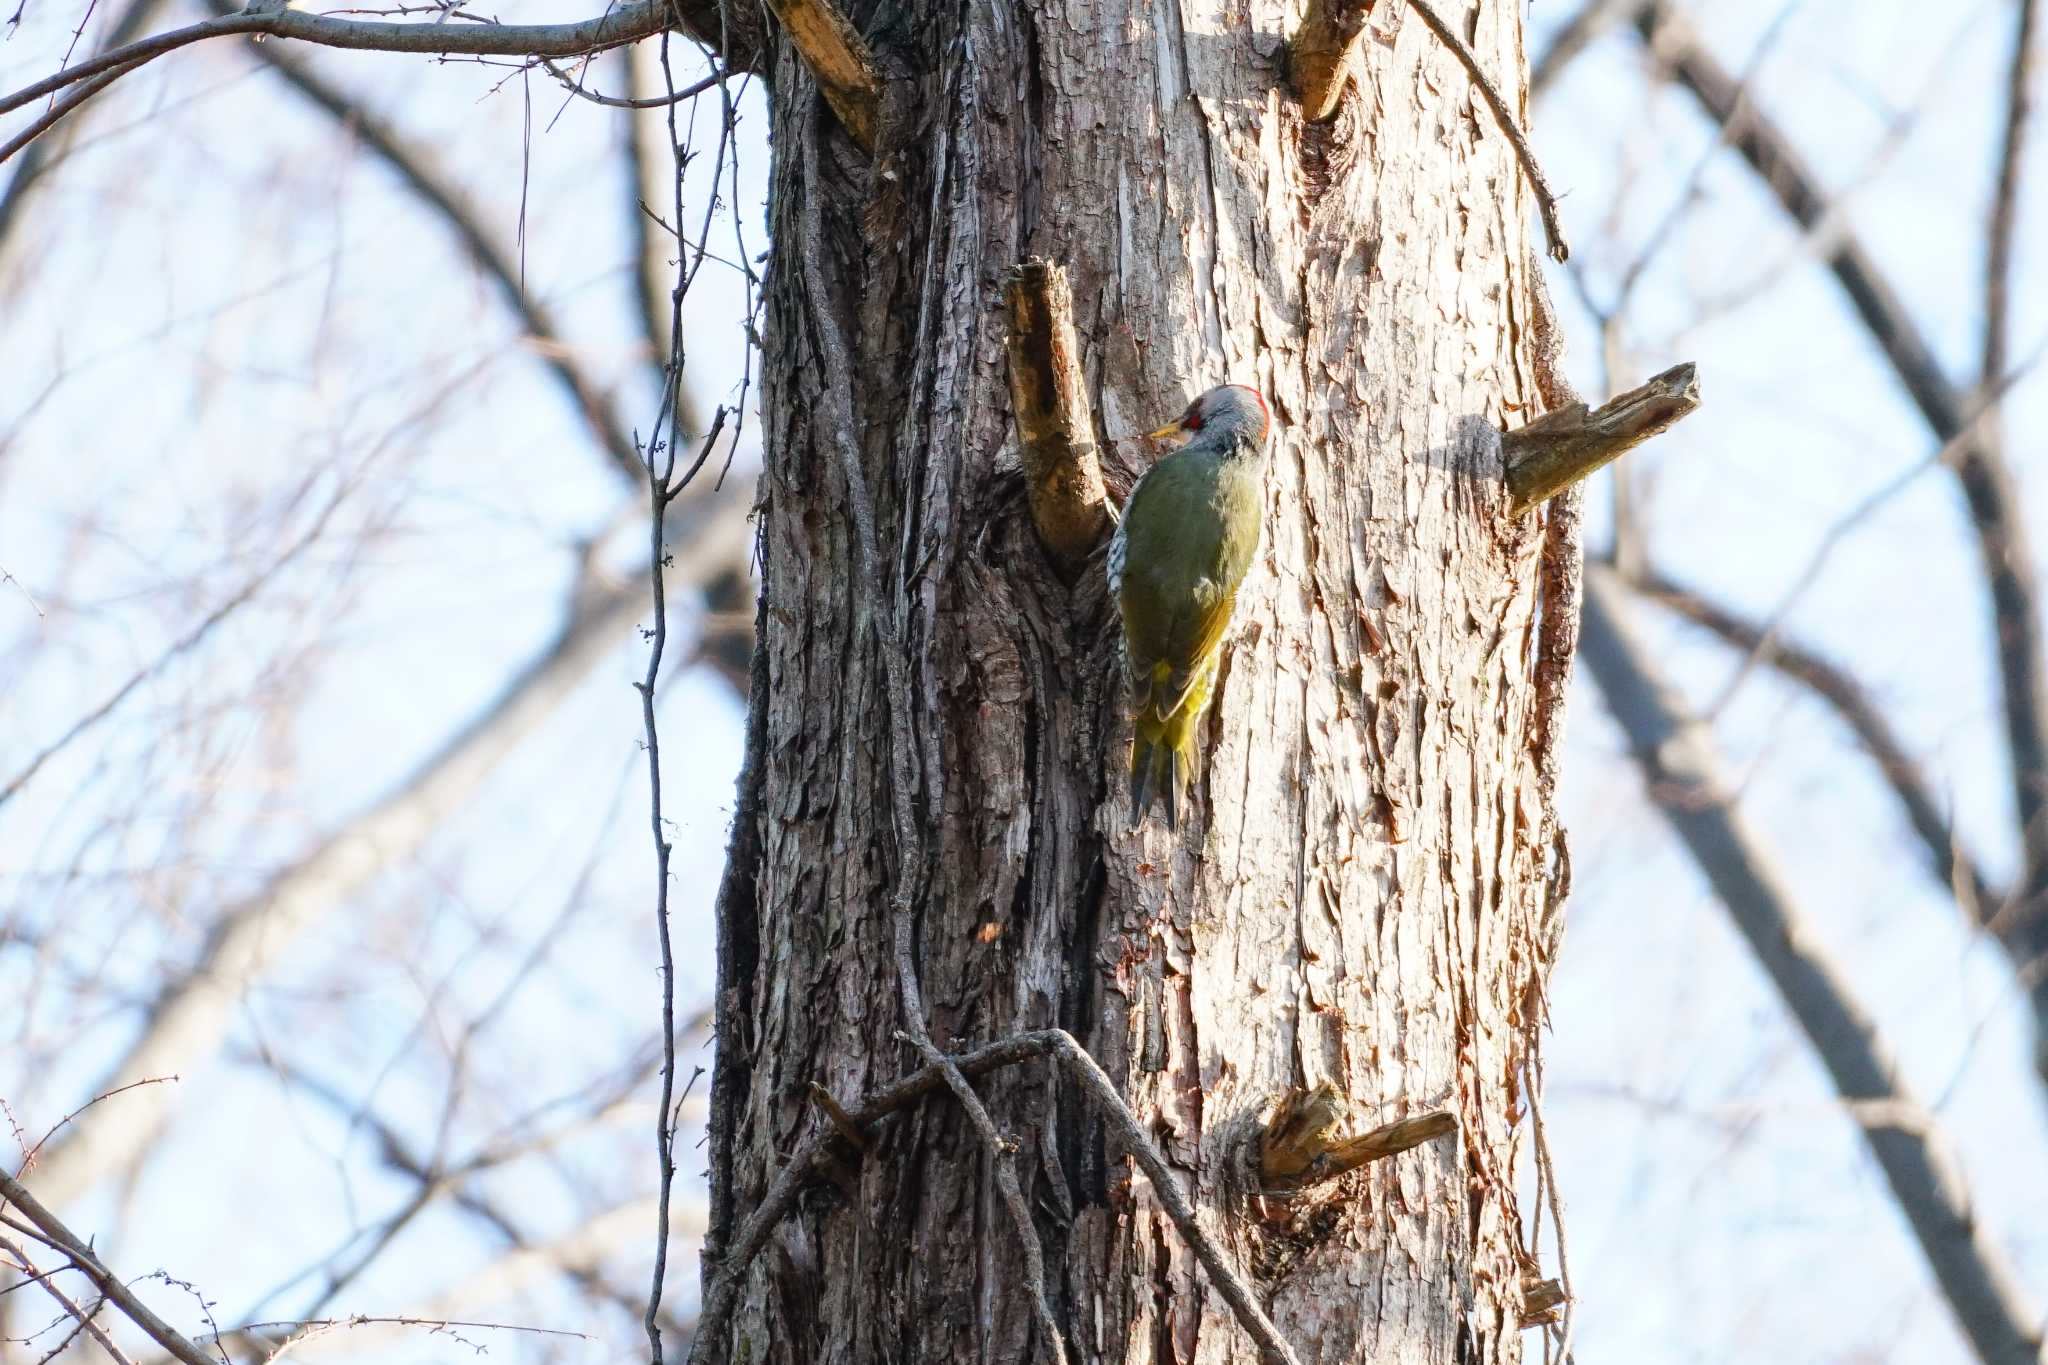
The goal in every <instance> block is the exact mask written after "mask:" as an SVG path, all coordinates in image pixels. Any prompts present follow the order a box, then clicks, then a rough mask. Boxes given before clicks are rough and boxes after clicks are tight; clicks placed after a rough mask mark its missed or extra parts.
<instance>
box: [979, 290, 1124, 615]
mask: <svg viewBox="0 0 2048 1365" xmlns="http://www.w3.org/2000/svg"><path fill="white" fill-rule="evenodd" d="M1003 303H1004V306H1005V308H1006V309H1007V310H1008V313H1009V322H1010V333H1009V354H1010V412H1011V415H1012V417H1013V418H1014V420H1015V422H1016V426H1017V444H1018V449H1019V452H1020V454H1021V456H1022V459H1023V464H1024V487H1025V494H1026V497H1027V498H1028V500H1029V503H1030V507H1031V524H1032V525H1033V526H1034V527H1036V528H1037V529H1038V539H1039V542H1040V543H1041V544H1043V545H1044V546H1045V549H1046V553H1047V554H1049V555H1051V556H1052V561H1053V567H1054V568H1055V569H1056V570H1057V571H1058V572H1059V576H1060V578H1061V580H1062V581H1063V582H1066V583H1068V584H1072V583H1073V582H1074V580H1075V579H1077V578H1079V577H1080V576H1081V569H1082V566H1083V565H1084V564H1086V563H1087V560H1088V556H1089V554H1090V553H1091V552H1092V551H1093V550H1094V549H1095V547H1096V546H1097V545H1098V544H1100V543H1101V541H1102V533H1103V532H1104V531H1105V530H1106V529H1108V527H1109V493H1108V490H1107V489H1105V488H1104V487H1103V483H1102V459H1101V456H1100V454H1099V452H1098V451H1097V449H1096V446H1095V419H1094V418H1093V417H1092V416H1091V415H1090V413H1089V408H1088V389H1087V381H1086V380H1085V378H1084V377H1083V376H1082V373H1081V343H1080V339H1079V338H1078V337H1076V336H1075V335H1074V298H1073V293H1072V291H1071V290H1070V289H1069V288H1068V285H1067V272H1066V271H1065V270H1064V269H1063V268H1061V267H1060V266H1058V265H1056V264H1054V263H1053V262H1051V261H1047V260H1043V259H1041V258H1039V257H1035V256H1034V257H1032V258H1031V259H1030V260H1028V261H1025V262H1024V263H1023V264H1022V265H1019V266H1018V267H1017V268H1016V270H1014V271H1013V272H1011V274H1010V278H1009V281H1008V282H1007V283H1006V284H1005V285H1004V287H1003Z"/></svg>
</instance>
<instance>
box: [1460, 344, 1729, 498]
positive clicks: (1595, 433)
mask: <svg viewBox="0 0 2048 1365" xmlns="http://www.w3.org/2000/svg"><path fill="white" fill-rule="evenodd" d="M1699 405H1700V381H1699V371H1698V369H1697V368H1696V367H1695V366H1694V365H1693V363H1692V362H1691V361H1687V362H1686V363H1685V364H1683V365H1673V366H1672V367H1671V368H1670V369H1668V370H1666V371H1664V373H1662V374H1660V375H1658V376H1657V377H1656V378H1654V379H1652V380H1651V381H1650V382H1649V383H1647V384H1643V385H1641V386H1639V387H1637V388H1633V389H1630V390H1629V391H1628V392H1627V393H1625V394H1622V395H1621V396H1620V397H1619V398H1615V399H1611V400H1609V401H1608V402H1606V403H1603V404H1601V405H1600V406H1599V407H1597V408H1592V409H1588V408H1587V407H1586V405H1585V404H1584V403H1568V404H1566V405H1565V406H1564V407H1561V408H1558V409H1557V410H1555V411H1554V412H1546V413H1544V414H1543V415H1542V416H1541V417H1538V418H1537V419H1536V420H1535V421H1533V422H1531V423H1529V425H1527V426H1525V427H1522V428H1521V429H1519V430H1517V431H1510V432H1508V433H1507V434H1505V435H1504V436H1502V437H1501V438H1500V444H1501V454H1502V455H1503V456H1504V457H1505V458H1506V460H1507V480H1508V506H1509V509H1510V510H1511V511H1515V512H1524V511H1527V510H1528V509H1529V508H1531V507H1534V506H1535V505H1536V504H1537V503H1539V502H1545V501H1548V500H1549V499H1551V498H1554V497H1556V496H1557V495H1558V494H1559V493H1562V492H1564V490H1565V489H1567V488H1570V487H1571V486H1572V485H1573V484H1575V483H1577V482H1578V481H1579V480H1581V479H1583V478H1585V477H1586V476H1587V475H1588V474H1591V473H1592V472H1593V471H1594V470H1596V469H1599V468H1600V467H1601V466H1603V465H1606V464H1610V463H1612V462H1613V461H1614V460H1616V459H1618V458H1619V457H1620V456H1621V455H1622V454H1624V453H1625V452H1627V451H1630V450H1633V449H1634V448H1635V447H1637V446H1639V445H1641V444H1642V443H1643V442H1644V441H1647V440H1649V439H1650V438H1651V437H1652V436H1655V435H1657V434H1658V433H1659V432H1661V431H1665V430H1667V429H1668V428H1670V427H1671V426H1672V425H1673V424H1675V423H1676V422H1678V421H1679V420H1680V419H1681V418H1684V417H1686V416H1688V415H1689V414H1690V413H1691V412H1692V411H1693V409H1695V408H1697V407H1698V406H1699Z"/></svg>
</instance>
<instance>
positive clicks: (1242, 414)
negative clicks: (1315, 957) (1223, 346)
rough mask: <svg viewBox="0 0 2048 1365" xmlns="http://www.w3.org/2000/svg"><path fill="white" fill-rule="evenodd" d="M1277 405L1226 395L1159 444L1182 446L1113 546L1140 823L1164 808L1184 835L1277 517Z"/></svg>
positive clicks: (1250, 395) (1153, 473)
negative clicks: (1204, 748) (1257, 565)
mask: <svg viewBox="0 0 2048 1365" xmlns="http://www.w3.org/2000/svg"><path fill="white" fill-rule="evenodd" d="M1271 425H1272V424H1271V420H1270V418H1269V416H1268V414H1267V412H1266V403H1265V400H1264V399H1262V398H1261V397H1259V394H1258V391H1257V390H1256V389H1250V388H1246V387H1245V386H1244V385H1242V384H1226V385H1223V386H1222V387H1221V388H1214V389H1211V390H1209V391H1208V392H1207V393H1205V394H1203V395H1202V396H1201V397H1200V398H1197V399H1196V400H1195V401H1194V402H1192V403H1190V404H1189V405H1188V410H1187V411H1186V412H1184V413H1182V414H1181V416H1180V418H1179V420H1178V421H1174V422H1170V423H1168V424H1167V425H1166V426H1163V427H1161V428H1160V429H1159V430H1157V431H1155V432H1153V433H1151V436H1150V438H1149V439H1152V440H1166V441H1172V442H1175V443H1176V444H1178V445H1179V446H1180V449H1178V450H1176V451H1174V452H1173V453H1172V454H1169V455H1167V456H1165V457H1163V458H1162V459H1161V460H1160V461H1159V463H1157V464H1155V465H1153V466H1152V468H1151V469H1149V470H1147V471H1146V473H1145V476H1144V477H1143V478H1141V479H1139V480H1138V485H1137V487H1135V488H1133V489H1132V490H1131V496H1130V497H1129V498H1128V499H1127V500H1126V501H1125V502H1124V510H1123V518H1122V520H1121V521H1119V522H1118V523H1117V528H1116V534H1115V535H1114V536H1112V537H1111V538H1110V542H1109V564H1108V568H1109V592H1110V596H1112V597H1114V598H1115V599H1116V604H1117V610H1118V611H1119V612H1120V613H1121V614H1122V616H1123V624H1124V672H1125V676H1126V678H1127V679H1128V680H1129V683H1130V689H1131V712H1132V722H1133V733H1132V737H1131V823H1132V825H1133V826H1134V827H1135V826H1136V825H1138V824H1140V823H1142V822H1143V821H1144V819H1145V816H1146V815H1147V814H1148V813H1149V812H1150V809H1151V807H1152V805H1153V804H1154V803H1155V802H1160V801H1163V802H1164V803H1165V806H1166V827H1167V828H1168V829H1169V830H1177V829H1178V828H1179V827H1180V808H1181V803H1182V799H1183V798H1184V797H1185V795H1186V793H1187V788H1188V780H1189V778H1190V777H1191V776H1192V775H1193V771H1194V762H1195V727H1196V726H1197V724H1198V723H1199V722H1200V721H1201V718H1202V712H1203V711H1204V710H1206V709H1207V708H1208V705H1209V692H1210V689H1211V688H1212V687H1213V686H1214V685H1215V682H1216V664H1217V661H1218V659H1219V658H1221V656H1222V654H1223V638H1224V636H1225V635H1226V634H1227V633H1228V632H1229V629H1230V614H1231V609H1232V608H1233V607H1235V606H1236V605H1237V588H1238V585H1239V584H1240V583H1242V582H1244V575H1245V571H1246V570H1247V569H1249V568H1251V564H1252V557H1253V556H1254V555H1255V554H1257V553H1258V547H1259V535H1260V530H1261V523H1262V521H1263V520H1264V515H1263V514H1264V510H1265V493H1264V483H1265V473H1266V434H1267V431H1268V430H1269V428H1270V427H1271Z"/></svg>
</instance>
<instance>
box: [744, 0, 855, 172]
mask: <svg viewBox="0 0 2048 1365" xmlns="http://www.w3.org/2000/svg"><path fill="white" fill-rule="evenodd" d="M768 10H769V12H770V13H771V14H773V15H774V16H775V19H776V22H778V23H780V24H781V25H782V31H783V32H784V33H786V34H788V35H789V42H790V46H791V47H794V48H795V49H796V55H797V56H798V57H800V58H802V59H803V64H804V67H805V68H806V69H807V70H808V71H809V72H810V73H811V76H812V78H813V79H815V80H816V81H817V82H818V92H819V93H820V94H822V95H823V96H824V97H825V103H827V104H829V105H831V106H832V112H833V113H834V114H835V115H837V116H838V118H839V122H840V125H841V126H842V127H844V128H845V129H846V131H847V133H848V135H849V136H851V137H852V138H853V140H854V141H855V142H857V143H859V144H860V148H861V150H862V151H864V152H872V151H874V150H875V134H876V132H877V130H878V129H879V127H880V125H881V122H882V74H881V72H880V71H879V70H878V69H877V68H876V66H875V57H874V53H873V52H872V51H871V50H870V49H869V47H868V45H867V41H866V40H865V39H863V38H862V37H861V36H860V33H859V31H858V30H856V29H855V28H854V26H853V24H852V22H851V21H849V20H848V19H847V17H846V16H845V15H844V14H841V13H840V12H839V9H838V7H837V6H835V5H833V4H832V3H831V0H768Z"/></svg>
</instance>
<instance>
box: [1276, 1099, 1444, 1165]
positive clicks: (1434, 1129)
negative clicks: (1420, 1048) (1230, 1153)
mask: <svg viewBox="0 0 2048 1365" xmlns="http://www.w3.org/2000/svg"><path fill="white" fill-rule="evenodd" d="M1346 1109H1347V1106H1346V1104H1345V1101H1344V1097H1343V1096H1342V1095H1340V1094H1339V1093H1338V1092H1337V1090H1336V1087H1334V1086H1332V1085H1330V1084H1329V1083H1328V1082H1327V1081H1326V1082H1324V1083H1323V1084H1321V1085H1319V1086H1317V1087H1316V1088H1315V1089H1313V1090H1306V1091H1303V1090H1297V1091H1295V1092H1294V1093H1292V1094H1290V1095H1289V1096H1288V1097H1287V1098H1286V1099H1284V1100H1282V1101H1281V1102H1280V1104H1279V1106H1278V1107H1277V1108H1275V1109H1274V1111H1273V1116H1272V1117H1271V1118H1270V1119H1268V1120H1267V1121H1266V1126H1265V1130H1264V1131H1263V1132H1262V1133H1261V1134H1260V1135H1259V1178H1260V1181H1261V1182H1262V1183H1263V1185H1264V1186H1265V1187H1266V1188H1267V1189H1268V1190H1271V1191H1275V1192H1280V1191H1286V1190H1294V1189H1301V1188H1303V1187H1304V1186H1308V1185H1313V1184H1317V1183H1319V1182H1321V1181H1325V1180H1335V1179H1336V1178H1337V1177H1338V1176H1340V1175H1344V1174H1346V1173H1348V1172H1351V1171H1355V1170H1357V1169H1358V1168H1359V1167H1360V1166H1363V1165H1365V1164H1366V1163H1368V1162H1372V1161H1378V1160H1381V1159H1382V1158H1384V1157H1390V1156H1395V1155H1397V1154H1399V1153H1401V1152H1405V1151H1407V1150H1408V1149H1409V1148H1411V1147H1420V1146H1421V1145H1422V1144H1423V1143H1425V1142H1428V1141H1429V1140H1430V1139H1431V1138H1438V1137H1442V1136H1444V1135H1445V1134H1447V1133H1454V1132H1456V1131H1457V1130H1458V1116H1457V1115H1456V1114H1453V1113H1452V1112H1451V1111H1450V1110H1448V1109H1432V1110H1430V1111H1428V1112H1426V1113H1421V1114H1416V1115H1414V1116H1412V1117H1410V1118H1405V1119H1396V1120H1395V1121H1394V1122H1392V1123H1384V1124H1381V1125H1380V1126H1379V1127H1377V1128H1374V1129H1372V1130H1370V1131H1368V1132H1364V1133H1360V1134H1359V1135H1358V1136H1357V1137H1350V1138H1340V1137H1338V1136H1337V1128H1338V1125H1339V1124H1341V1123H1342V1122H1343V1120H1344V1115H1345V1112H1346Z"/></svg>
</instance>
